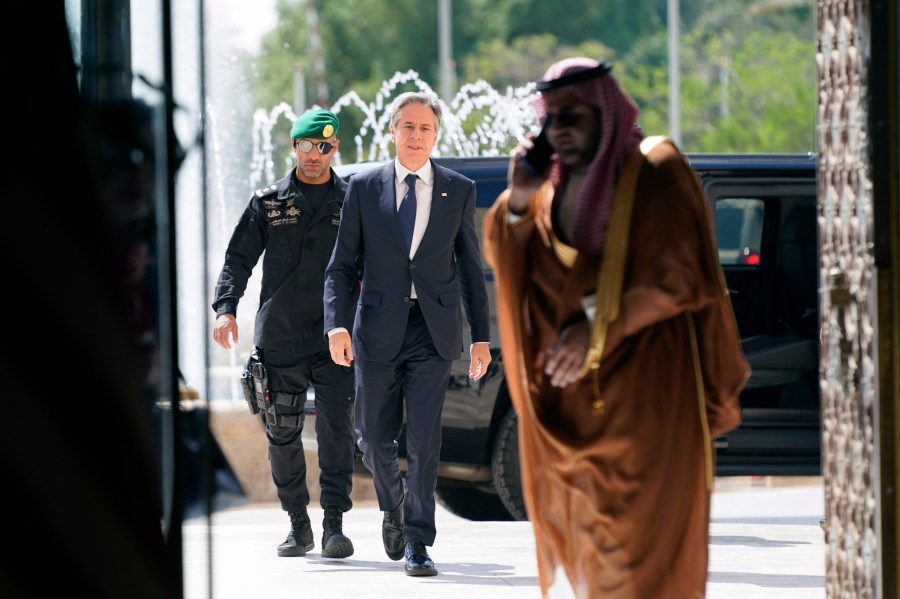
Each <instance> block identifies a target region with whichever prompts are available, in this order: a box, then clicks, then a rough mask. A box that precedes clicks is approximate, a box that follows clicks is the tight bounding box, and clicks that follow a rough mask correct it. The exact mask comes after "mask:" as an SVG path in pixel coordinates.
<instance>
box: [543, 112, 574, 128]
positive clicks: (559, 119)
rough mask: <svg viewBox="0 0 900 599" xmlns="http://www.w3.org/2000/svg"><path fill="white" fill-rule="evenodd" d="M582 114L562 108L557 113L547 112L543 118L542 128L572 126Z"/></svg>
mask: <svg viewBox="0 0 900 599" xmlns="http://www.w3.org/2000/svg"><path fill="white" fill-rule="evenodd" d="M582 116H584V115H582V114H581V113H578V112H572V111H570V110H563V111H561V112H560V113H559V114H549V113H548V114H547V116H546V117H545V118H544V129H550V128H552V127H573V126H575V125H576V124H578V121H580V120H581V117H582Z"/></svg>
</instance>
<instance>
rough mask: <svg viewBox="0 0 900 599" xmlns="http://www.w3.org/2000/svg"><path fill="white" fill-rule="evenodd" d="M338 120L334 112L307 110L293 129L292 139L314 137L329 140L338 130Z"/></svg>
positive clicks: (295, 122)
mask: <svg viewBox="0 0 900 599" xmlns="http://www.w3.org/2000/svg"><path fill="white" fill-rule="evenodd" d="M338 126H339V123H338V119H337V117H336V116H335V115H334V113H333V112H329V111H327V110H307V111H306V112H304V113H303V114H301V115H300V116H299V117H298V118H297V120H296V121H294V126H293V127H291V139H299V138H301V137H314V138H316V139H328V138H329V137H331V136H332V135H334V134H335V133H337V130H338Z"/></svg>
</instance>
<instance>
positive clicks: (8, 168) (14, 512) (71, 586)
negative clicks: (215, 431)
mask: <svg viewBox="0 0 900 599" xmlns="http://www.w3.org/2000/svg"><path fill="white" fill-rule="evenodd" d="M7 13H8V14H6V15H5V18H4V19H3V25H0V27H2V35H0V39H2V46H0V49H2V51H3V54H4V56H6V57H7V59H6V60H5V61H4V62H3V66H2V67H0V68H2V80H3V81H4V84H5V85H4V87H5V89H7V90H8V92H7V93H4V97H3V106H2V108H3V110H0V115H2V117H0V118H2V119H3V125H2V130H3V131H4V133H5V136H4V139H3V149H2V164H3V176H2V178H0V189H2V196H0V199H2V205H3V207H4V211H5V214H4V216H3V218H2V219H0V222H2V224H0V248H2V253H0V256H2V257H3V259H4V261H5V263H6V266H7V267H6V268H5V269H4V271H3V272H4V275H6V276H5V280H4V284H3V287H4V291H5V293H4V295H5V296H6V297H5V299H6V306H7V308H6V310H7V311H6V315H7V327H6V329H5V330H6V336H5V337H6V339H5V340H6V349H5V350H4V352H3V359H2V360H0V364H2V366H0V373H2V378H3V380H4V393H3V398H4V403H5V407H6V410H5V413H4V416H3V418H2V420H0V422H2V424H0V460H2V470H0V472H2V476H3V479H2V488H3V490H4V493H3V499H4V501H3V504H4V508H3V513H4V516H5V517H4V525H3V533H4V534H3V541H4V545H5V546H6V550H5V551H4V556H5V557H4V559H3V561H2V565H0V596H3V597H7V598H17V597H47V596H70V595H73V594H74V595H77V596H83V597H94V598H106V597H132V598H133V597H165V598H166V599H170V598H173V597H175V598H177V597H181V596H182V589H181V588H180V586H181V585H180V584H179V583H180V570H179V568H180V563H181V562H180V555H178V556H173V555H169V554H167V551H166V539H165V538H164V535H163V531H162V526H161V502H160V497H161V492H160V484H159V478H158V473H157V469H156V465H155V464H156V459H157V458H156V446H155V442H154V440H153V435H152V426H151V422H150V412H149V410H148V406H147V404H146V396H145V388H144V384H145V380H144V378H143V377H142V370H143V369H142V365H141V361H140V360H139V359H138V356H137V355H136V351H135V347H134V343H133V337H132V328H131V322H130V317H129V307H128V306H127V303H126V302H125V300H124V298H125V294H123V277H124V273H123V272H122V269H121V264H122V260H121V259H116V257H117V254H116V251H117V250H118V249H119V248H120V245H119V243H118V242H119V241H120V239H121V238H120V233H121V232H120V231H117V230H114V227H115V226H116V218H114V215H112V214H110V211H109V207H108V206H105V205H104V203H103V201H102V198H101V193H100V189H101V187H102V182H101V181H98V179H97V177H98V173H97V172H96V169H95V163H94V162H93V160H94V158H95V156H92V155H91V154H90V152H91V148H92V147H93V145H92V143H90V142H91V141H92V138H91V137H90V136H91V131H90V130H89V128H88V127H86V126H85V124H86V123H87V122H88V121H87V120H86V115H87V113H88V111H87V108H88V107H87V106H86V105H85V102H84V101H83V100H82V98H81V97H80V96H79V93H78V88H77V80H76V70H75V65H74V63H73V58H72V51H71V45H70V40H69V35H68V30H67V27H66V22H65V4H64V2H63V0H52V1H49V2H39V3H16V4H15V5H13V6H10V7H9V10H8V11H7Z"/></svg>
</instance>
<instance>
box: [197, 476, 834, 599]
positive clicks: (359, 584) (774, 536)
mask: <svg viewBox="0 0 900 599" xmlns="http://www.w3.org/2000/svg"><path fill="white" fill-rule="evenodd" d="M779 481H781V482H779ZM797 483H799V484H797ZM797 483H794V484H791V483H790V481H788V484H789V486H780V485H781V484H784V481H783V479H758V480H752V479H747V478H744V479H740V480H736V479H719V480H718V481H717V483H716V485H717V486H716V489H717V490H716V492H715V493H714V495H713V502H712V523H711V526H710V533H711V536H710V567H709V583H708V585H707V598H708V599H758V598H760V599H761V598H765V599H824V597H825V545H824V535H823V532H822V529H821V528H820V527H819V519H820V518H821V517H822V514H823V513H824V504H823V493H822V485H821V479H807V480H805V481H803V480H802V479H801V481H797ZM310 517H311V519H312V522H313V533H314V535H315V542H316V548H315V549H314V550H313V551H312V552H311V553H310V554H308V555H307V556H306V557H301V558H279V557H277V556H276V553H275V547H276V545H278V543H280V542H281V541H282V540H284V537H285V536H286V535H287V532H288V528H289V525H290V523H289V521H288V519H287V516H286V515H285V514H284V513H283V512H282V511H281V508H280V507H279V506H277V505H271V504H264V505H259V504H257V505H248V506H243V507H238V508H232V509H226V510H220V511H217V512H215V513H214V514H213V516H212V529H211V535H210V534H209V533H210V528H209V527H208V526H207V521H206V519H205V518H194V519H190V520H188V521H187V522H186V523H185V527H184V549H185V552H184V565H185V597H186V599H210V598H211V599H232V598H234V599H238V598H240V599H247V598H255V597H260V598H264V599H281V598H291V599H299V598H305V597H308V598H313V597H314V598H331V597H335V598H339V599H345V598H346V599H382V598H384V599H388V598H389V599H398V598H413V599H431V598H442V597H447V598H449V597H452V598H454V599H469V598H475V599H506V598H509V599H513V598H515V599H540V597H541V594H540V588H539V587H538V583H537V566H536V563H535V557H534V538H533V536H532V534H531V525H530V524H529V523H528V522H472V521H469V520H465V519H462V518H459V517H457V516H454V515H453V514H451V513H449V512H447V511H446V510H443V509H440V508H439V510H438V513H437V525H438V540H437V543H436V544H435V546H434V547H433V548H431V549H430V550H429V554H430V555H431V557H432V559H434V561H435V564H436V566H437V568H438V570H439V572H440V574H439V575H438V576H435V577H430V578H413V577H408V576H405V575H404V573H403V561H402V560H401V561H398V562H394V561H391V560H390V559H388V558H387V557H386V556H385V554H384V549H383V548H382V544H381V512H380V511H378V507H377V506H376V505H374V504H372V503H366V504H365V505H357V506H355V507H354V509H353V510H351V511H350V512H348V513H347V514H345V516H344V532H346V533H347V534H348V535H349V536H350V538H351V539H352V540H353V544H354V546H355V548H356V552H355V553H354V555H353V556H351V557H350V558H347V559H345V560H327V559H322V558H320V556H319V551H320V550H321V533H322V528H321V524H322V510H321V509H318V508H316V509H311V510H310ZM210 549H211V551H210ZM210 556H212V560H210ZM210 561H212V569H211V570H210V568H209V566H210ZM325 574H327V576H325Z"/></svg>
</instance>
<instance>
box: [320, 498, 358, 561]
mask: <svg viewBox="0 0 900 599" xmlns="http://www.w3.org/2000/svg"><path fill="white" fill-rule="evenodd" d="M343 518H344V510H342V509H341V508H340V507H338V506H336V505H326V506H325V518H324V519H323V520H322V557H334V558H341V557H350V556H351V555H353V543H352V542H351V541H350V539H348V538H347V537H345V536H344V533H343V531H342V529H341V528H342V523H343Z"/></svg>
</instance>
